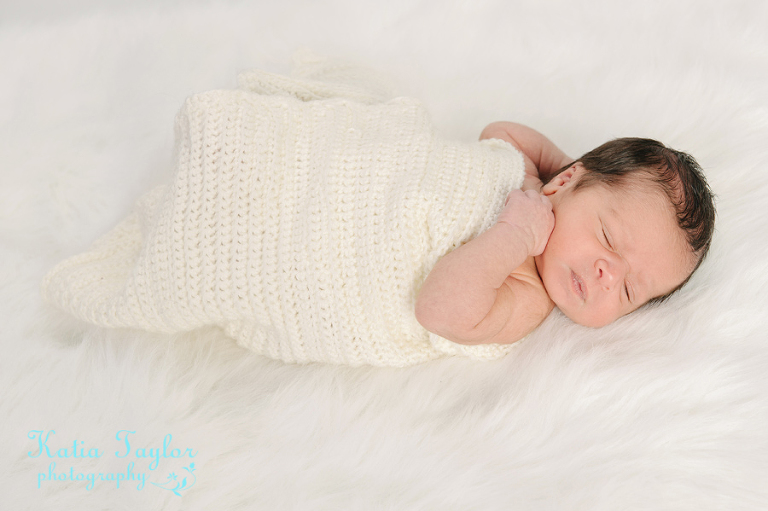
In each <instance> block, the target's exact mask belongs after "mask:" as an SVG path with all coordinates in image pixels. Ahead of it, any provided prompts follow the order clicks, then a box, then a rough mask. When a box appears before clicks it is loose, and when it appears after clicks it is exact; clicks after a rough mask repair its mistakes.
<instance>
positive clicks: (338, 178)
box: [43, 71, 523, 366]
mask: <svg viewBox="0 0 768 511" xmlns="http://www.w3.org/2000/svg"><path fill="white" fill-rule="evenodd" d="M239 83H240V88H239V89H238V90H218V91H211V92H206V93H202V94H198V95H195V96H192V97H190V98H189V99H188V100H187V101H186V102H185V104H184V106H183V107H182V109H181V111H180V112H179V114H178V116H177V119H176V125H175V129H176V150H175V176H174V179H173V182H172V183H171V184H169V185H165V186H161V187H158V188H156V189H154V190H152V191H150V192H149V193H147V194H145V195H144V196H143V197H142V198H141V199H140V200H139V201H138V203H137V205H136V208H135V211H134V212H133V213H132V214H131V215H130V216H129V217H128V218H126V219H125V220H124V221H123V222H122V223H120V224H119V225H118V226H117V227H115V228H114V229H113V230H112V231H111V232H110V233H108V234H107V235H106V236H104V237H103V238H102V239H100V240H98V241H97V242H96V243H95V244H94V245H93V246H92V248H91V249H90V250H89V251H88V252H86V253H84V254H81V255H78V256H75V257H73V258H71V259H69V260H66V261H64V262H62V263H61V264H59V265H58V266H57V267H56V268H54V269H53V270H52V271H51V273H50V274H49V275H48V276H47V277H46V279H45V281H44V284H43V293H44V296H46V297H47V298H48V299H49V300H50V301H52V302H54V303H56V304H57V305H59V306H60V307H62V308H63V309H65V310H67V311H69V312H70V313H72V314H74V315H75V316H77V317H79V318H81V319H83V320H86V321H89V322H92V323H95V324H98V325H103V326H109V327H136V328H142V329H146V330H150V331H158V332H180V331H187V330H191V329H195V328H198V327H202V326H205V325H219V326H221V327H223V328H224V329H225V331H226V332H227V333H228V335H230V336H231V337H233V338H234V339H236V340H237V342H238V343H239V344H241V345H243V346H245V347H247V348H250V349H253V350H255V351H257V352H259V353H263V354H265V355H267V356H269V357H272V358H276V359H280V360H284V361H287V362H313V361H320V362H332V363H340V364H350V365H361V364H372V365H382V366H405V365H411V364H416V363H420V362H424V361H426V360H430V359H433V358H436V357H439V356H442V355H445V354H464V355H469V356H473V357H479V358H496V357H499V356H502V355H504V354H505V353H507V352H508V351H509V350H510V349H511V346H501V345H486V346H472V347H467V346H461V345H457V344H454V343H451V342H449V341H447V340H445V339H442V338H440V337H438V336H435V335H432V334H429V333H428V332H427V331H426V330H424V329H423V328H422V327H421V326H420V325H419V324H418V322H417V321H416V319H415V316H414V314H413V305H414V300H415V296H416V293H417V292H418V289H419V286H420V285H421V282H422V281H423V280H424V278H425V277H426V275H427V274H428V272H429V270H430V269H431V268H432V267H433V265H434V264H435V262H436V261H437V260H438V258H440V257H441V256H442V255H444V254H445V253H447V252H448V251H450V250H451V249H453V248H455V247H457V246H458V245H459V244H461V243H464V242H466V241H467V240H469V239H471V238H472V237H474V236H476V235H478V234H479V233H480V232H482V231H483V230H485V229H487V228H488V227H490V226H491V225H492V224H493V222H494V221H495V218H496V216H497V214H498V212H499V210H500V208H501V207H502V205H503V202H504V199H505V197H506V195H507V193H508V192H509V190H510V189H512V188H513V187H519V186H520V185H521V182H522V177H523V162H522V156H521V155H520V153H519V152H518V151H517V150H516V149H515V148H513V147H512V146H511V145H509V144H507V143H505V142H502V141H498V140H491V141H482V142H474V143H460V142H449V141H446V140H442V139H440V138H439V137H437V136H436V135H435V133H434V130H433V128H432V125H431V122H430V119H429V116H428V114H427V113H426V111H425V109H424V107H423V106H422V105H421V104H420V103H419V102H418V101H416V100H414V99H410V98H404V97H399V98H394V99H390V100H386V101H385V100H384V99H383V98H381V97H380V96H379V95H377V94H376V93H375V91H370V90H366V89H365V88H363V87H359V86H357V85H354V84H352V85H350V84H349V83H329V82H320V81H316V80H300V79H293V78H287V77H283V76H279V75H274V74H270V73H265V72H261V71H253V72H249V73H246V74H244V75H241V76H240V78H239Z"/></svg>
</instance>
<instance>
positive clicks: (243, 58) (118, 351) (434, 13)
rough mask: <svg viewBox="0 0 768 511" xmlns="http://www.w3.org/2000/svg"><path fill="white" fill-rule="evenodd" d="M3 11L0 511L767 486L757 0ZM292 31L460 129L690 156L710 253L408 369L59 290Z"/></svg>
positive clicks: (751, 497) (766, 492)
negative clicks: (145, 324) (623, 299)
mask: <svg viewBox="0 0 768 511" xmlns="http://www.w3.org/2000/svg"><path fill="white" fill-rule="evenodd" d="M3 9H4V11H3V13H2V14H1V15H0V69H2V70H3V72H2V74H0V258H1V259H0V304H2V307H1V308H0V314H1V315H2V316H1V318H2V324H3V328H2V333H0V342H2V349H3V351H2V353H3V355H2V357H0V386H1V387H0V388H2V394H1V396H2V397H0V416H2V418H3V420H2V421H0V438H2V443H0V455H1V456H2V457H1V458H0V489H1V490H2V492H0V495H2V498H1V499H0V502H2V506H0V507H3V509H6V508H7V509H14V510H17V509H18V510H23V509H29V510H33V509H34V510H39V509H56V510H60V509H85V510H88V509H94V510H95V509H99V510H102V509H141V510H175V509H185V510H197V509H201V510H202V509H227V510H230V509H302V510H303V509H329V510H330V509H333V510H336V509H398V510H404V509H457V510H459V509H461V510H466V509H484V510H486V509H525V510H529V509H530V510H539V509H589V510H616V509H648V510H651V509H653V510H659V509H676V510H679V509H691V510H693V509H696V510H716V509H729V510H741V509H765V508H766V507H768V486H767V485H766V484H765V482H766V481H767V480H768V432H767V431H766V424H768V354H767V352H768V350H766V344H768V334H767V332H768V314H766V311H767V310H768V294H767V293H766V292H765V289H766V284H768V257H767V256H766V255H765V254H766V253H767V252H768V214H766V208H765V205H764V204H765V202H764V201H765V196H766V194H767V193H768V184H767V183H766V179H765V178H766V171H765V162H766V161H768V148H767V146H766V144H765V140H767V139H768V109H766V105H768V94H767V93H766V91H768V36H767V35H766V32H765V30H764V27H765V26H768V16H767V15H768V11H767V10H768V6H766V4H765V3H764V2H761V1H759V0H754V1H744V2H739V3H726V2H723V3H714V2H698V1H692V0H689V1H664V2H642V3H640V2H635V3H629V2H621V3H619V2H601V1H599V0H578V1H576V2H571V1H566V0H548V1H545V2H522V1H517V0H514V1H506V0H489V1H487V2H465V3H450V4H446V3H445V2H440V1H438V0H426V1H425V2H419V3H414V2H411V1H409V0H394V1H392V2H377V3H370V4H364V3H360V2H352V1H347V0H340V1H334V2H299V1H298V0H296V1H287V2H253V3H246V2H240V3H234V2H233V3H223V2H219V3H215V4H214V3H207V2H191V3H184V4H178V3H174V2H170V1H168V2H161V3H153V4H150V3H148V2H143V3H142V2H139V3H135V2H133V3H130V4H128V3H126V4H125V5H118V4H105V3H99V4H98V7H96V4H95V3H94V4H93V6H91V5H89V4H88V3H80V4H78V5H77V6H72V7H66V6H62V5H61V4H60V3H53V2H51V3H50V4H47V5H46V8H40V2H36V3H35V2H33V3H18V5H16V6H4V7H3ZM302 46H303V47H308V48H311V49H313V50H315V51H318V52H320V53H325V54H332V55H337V56H340V57H343V58H346V59H349V60H352V61H355V62H358V63H362V64H366V65H369V66H372V67H375V68H378V69H381V70H382V71H384V72H385V73H386V74H388V75H391V76H393V77H394V78H393V80H392V82H391V83H389V84H382V87H383V88H386V87H389V88H391V89H393V90H395V91H396V92H397V93H398V94H403V95H407V96H413V97H417V98H421V99H423V100H424V102H425V103H426V105H427V107H428V109H429V110H430V111H431V113H432V116H433V120H434V123H435V125H436V126H437V127H438V129H440V130H441V131H442V135H443V136H445V137H447V138H452V139H456V140H473V139H476V138H477V136H478V134H479V132H480V130H481V129H482V128H483V126H485V125H486V124H488V123H489V122H491V121H494V120H503V119H508V120H515V121H519V122H523V123H526V124H529V125H531V126H533V127H534V128H536V129H538V130H540V131H542V132H544V133H545V134H547V135H549V136H550V137H551V138H552V139H553V140H554V141H555V142H557V143H559V144H560V145H561V146H562V147H563V148H564V150H565V151H566V152H568V153H569V154H570V155H572V156H578V155H580V154H581V153H583V152H585V151H587V150H589V149H591V148H592V147H594V146H596V145H598V144H600V143H602V142H603V141H605V140H606V139H609V138H612V137H617V136H647V137H651V138H657V139H660V140H662V141H663V142H665V143H668V144H669V145H671V146H672V147H675V148H677V149H681V150H685V151H689V152H691V153H692V154H694V155H695V156H696V157H697V159H698V160H699V162H700V163H701V164H702V166H703V168H704V169H705V171H706V173H707V175H708V177H709V178H710V183H711V185H712V188H713V190H714V191H715V193H716V194H717V196H718V215H719V216H718V224H717V233H716V237H715V240H714V244H713V247H712V253H711V254H710V257H709V258H708V259H707V260H706V261H705V263H704V264H703V266H702V267H701V268H700V270H699V272H698V273H697V274H696V275H695V276H694V278H693V279H692V280H691V282H690V284H689V285H688V286H687V287H686V288H685V289H684V290H683V291H682V292H681V293H680V294H678V295H676V296H675V297H674V298H673V299H671V300H670V301H669V302H668V303H666V304H664V305H663V306H660V307H656V308H652V309H647V310H642V311H640V312H638V313H636V314H633V315H631V316H629V317H626V318H624V319H622V320H620V321H618V322H616V323H615V324H613V325H610V326H609V327H606V328H603V329H601V330H591V329H587V328H583V327H579V326H577V325H574V324H572V323H571V322H569V321H568V320H567V319H565V318H564V317H562V316H561V315H558V314H554V315H553V316H551V317H550V318H548V319H547V321H546V322H545V323H544V325H543V326H542V327H541V328H540V329H539V330H537V331H536V332H535V333H534V334H533V335H532V336H531V337H530V338H529V339H528V340H527V341H526V343H525V344H524V345H522V346H521V347H520V348H521V349H519V350H515V351H514V352H513V353H511V354H510V355H509V356H508V357H506V358H504V359H503V360H499V361H495V362H476V361H471V360H465V359H459V358H453V359H447V360H440V361H434V362H429V363H426V364H422V365H420V366H415V367H411V368H407V369H377V368H370V367H365V368H354V369H353V368H347V367H336V366H328V365H320V364H316V365H307V366H298V365H287V364H283V363H280V362H276V361H272V360H269V359H266V358H264V357H261V356H258V355H255V354H252V353H250V352H248V351H247V350H244V349H242V348H239V347H237V346H236V345H235V343H234V342H233V341H231V340H228V339H227V338H225V337H224V336H223V335H222V334H221V333H220V332H219V331H217V330H202V331H197V332H195V333H193V334H189V335H180V336H173V337H169V336H162V335H148V334H146V333H142V332H138V331H132V330H121V331H109V330H101V329H98V328H94V327H90V326H87V325H85V324H82V323H79V322H77V321H75V320H73V319H71V318H70V317H68V316H67V315H65V314H63V313H59V312H57V311H56V310H54V309H52V308H51V307H48V306H45V305H44V304H43V303H42V301H41V298H40V295H39V284H40V280H41V278H42V276H43V275H44V274H45V272H46V271H47V270H48V269H50V268H51V267H52V266H53V264H54V263H56V262H57V261H59V260H61V259H63V258H65V257H66V256H68V255H71V254H75V253H78V252H81V251H83V250H84V249H86V248H87V247H88V245H89V244H90V243H91V242H92V241H93V240H94V239H96V238H97V237H98V236H99V235H101V234H103V233H105V232H107V231H108V230H109V229H110V228H111V227H112V226H114V225H115V224H116V223H117V222H118V221H119V220H120V219H121V218H123V217H125V216H126V214H127V213H128V212H129V211H130V208H131V206H132V204H133V202H134V201H135V199H136V198H137V197H138V196H139V195H140V194H141V192H142V191H144V190H146V189H149V188H150V187H151V186H152V185H155V184H159V183H162V182H164V181H167V179H168V177H169V172H170V170H171V169H170V168H169V167H170V162H171V150H172V145H173V133H172V130H171V129H170V126H171V122H170V121H171V120H172V119H173V115H174V113H175V111H176V110H177V108H178V105H179V104H181V102H182V100H183V99H184V98H185V97H186V96H188V95H190V94H192V93H195V92H199V91H204V90H210V89H216V88H232V87H233V86H234V85H235V84H234V81H233V77H234V76H236V75H237V73H238V72H239V71H243V70H246V69H250V68H254V67H255V68H263V69H269V70H272V71H275V72H278V73H284V72H286V71H287V70H288V68H289V61H290V55H291V54H292V53H293V52H294V50H295V49H297V48H299V47H302ZM54 431H55V433H54ZM46 439H47V440H46ZM48 451H50V456H49V452H48ZM142 477H144V478H145V479H143V480H142V479H140V478H142ZM70 478H74V480H69V479H70ZM89 478H90V479H93V482H91V481H89ZM142 481H143V483H142ZM118 485H119V487H118Z"/></svg>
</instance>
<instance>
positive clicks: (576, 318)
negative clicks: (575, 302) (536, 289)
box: [555, 301, 615, 328]
mask: <svg viewBox="0 0 768 511" xmlns="http://www.w3.org/2000/svg"><path fill="white" fill-rule="evenodd" d="M555 305H556V306H557V308H558V309H560V312H562V313H563V314H564V315H565V316H566V317H567V318H568V319H570V320H571V321H573V322H574V323H576V324H577V325H581V326H586V327H589V328H601V327H604V326H606V325H610V324H611V323H613V322H614V321H615V319H610V318H609V319H605V318H594V317H592V316H590V315H589V314H586V313H585V311H584V310H583V309H582V310H579V311H571V310H569V309H568V307H561V306H560V305H558V303H557V302H556V301H555Z"/></svg>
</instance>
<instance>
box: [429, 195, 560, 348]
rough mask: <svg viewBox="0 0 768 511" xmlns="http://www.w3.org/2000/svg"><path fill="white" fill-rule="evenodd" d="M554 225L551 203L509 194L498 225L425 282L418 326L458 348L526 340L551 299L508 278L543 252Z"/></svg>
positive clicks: (445, 259) (437, 268)
mask: <svg viewBox="0 0 768 511" xmlns="http://www.w3.org/2000/svg"><path fill="white" fill-rule="evenodd" d="M554 222H555V218H554V215H553V214H552V204H551V203H550V202H549V199H547V198H546V197H544V196H543V195H539V194H538V193H536V192H534V191H533V190H529V191H527V192H523V191H521V190H513V191H512V192H510V194H509V197H508V198H507V204H506V205H505V206H504V210H503V211H502V212H501V214H500V215H499V219H498V220H497V222H496V224H495V225H493V227H491V228H490V229H488V230H487V231H485V232H484V233H482V234H481V235H480V236H478V237H477V238H475V239H473V240H471V241H469V242H467V243H465V244H464V245H462V246H460V247H459V248H457V249H456V250H454V251H453V252H450V253H449V254H447V255H445V256H444V257H443V258H442V259H440V261H438V263H437V264H436V265H435V267H434V269H433V270H432V271H431V272H430V274H429V275H428V276H427V279H426V280H425V282H424V285H423V286H422V288H421V290H420V292H419V296H418V297H417V300H416V318H417V319H418V321H419V323H421V325H422V326H423V327H424V328H426V329H427V330H429V331H431V332H434V333H436V334H437V335H439V336H441V337H444V338H446V339H448V340H451V341H453V342H457V343H461V344H482V343H511V342H515V341H517V340H519V339H520V338H522V337H523V336H525V335H526V334H528V333H529V332H530V330H532V329H533V328H535V327H536V326H537V325H538V323H539V322H541V320H543V319H544V317H545V316H546V314H547V313H548V312H549V310H551V307H550V305H549V299H548V297H546V293H544V292H543V291H542V289H543V288H536V287H535V286H534V285H532V284H531V283H530V282H525V280H524V279H518V278H515V277H514V276H512V273H513V272H514V271H515V269H517V268H518V267H520V266H521V265H522V264H523V263H524V262H526V259H528V258H529V257H530V256H534V255H538V254H540V253H541V252H542V251H543V250H544V247H545V246H546V244H547V240H548V239H549V235H550V234H551V232H552V228H553V227H554ZM536 297H539V298H536ZM541 297H543V298H544V300H542V299H541Z"/></svg>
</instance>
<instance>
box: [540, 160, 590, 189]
mask: <svg viewBox="0 0 768 511" xmlns="http://www.w3.org/2000/svg"><path fill="white" fill-rule="evenodd" d="M584 172H586V169H585V168H584V165H582V164H581V162H578V161H577V162H575V163H573V165H571V166H570V167H568V168H567V169H565V170H564V171H562V172H561V173H559V174H558V175H556V176H555V177H553V178H552V179H550V180H549V182H548V183H547V184H545V185H544V186H543V187H542V189H541V193H542V194H544V195H552V194H554V193H557V192H558V191H561V190H565V189H567V188H570V187H571V186H573V185H574V184H576V182H577V181H578V180H579V178H580V177H581V176H582V174H584Z"/></svg>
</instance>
